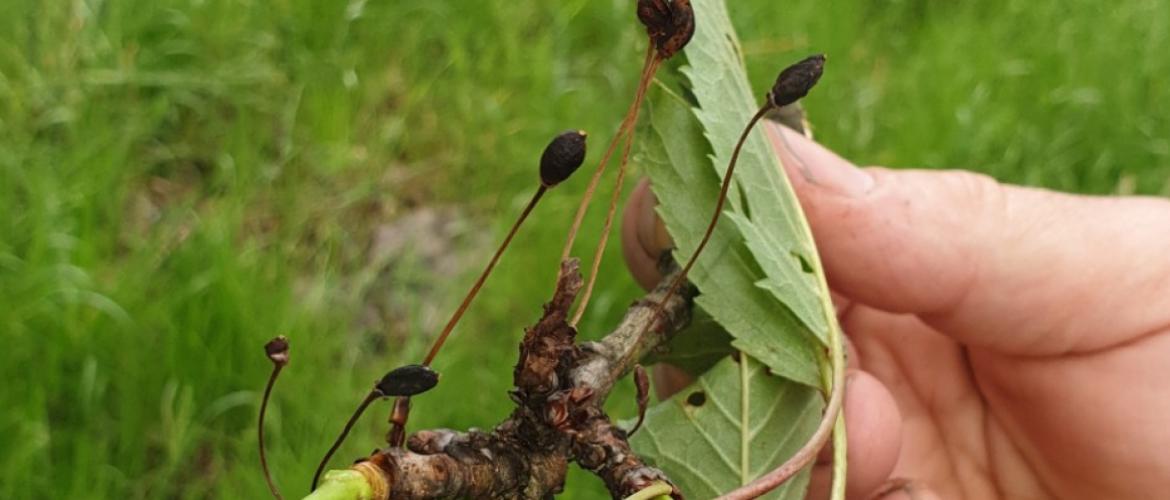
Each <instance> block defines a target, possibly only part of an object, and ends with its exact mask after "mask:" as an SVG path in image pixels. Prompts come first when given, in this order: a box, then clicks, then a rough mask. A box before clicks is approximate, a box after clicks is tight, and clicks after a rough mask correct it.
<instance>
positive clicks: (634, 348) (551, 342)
mask: <svg viewBox="0 0 1170 500" xmlns="http://www.w3.org/2000/svg"><path fill="white" fill-rule="evenodd" d="M660 267H662V268H663V271H664V274H665V275H666V276H665V277H664V278H663V280H662V282H661V283H660V284H659V286H658V287H657V288H655V289H654V290H653V291H651V292H650V293H648V294H647V295H646V296H645V297H643V298H642V299H640V300H638V301H636V302H635V303H634V304H633V305H631V306H630V309H629V310H628V311H627V312H626V315H625V317H624V318H623V319H622V321H621V323H620V324H619V325H618V326H617V328H615V329H614V330H613V331H612V332H611V333H610V334H608V335H607V336H605V337H604V338H603V339H601V340H600V341H596V342H585V343H577V342H576V336H577V331H576V329H575V328H573V327H572V326H569V323H568V321H567V319H568V317H569V311H570V308H571V307H572V304H573V301H574V299H576V297H577V294H578V293H579V292H580V290H581V287H582V278H581V274H580V269H579V263H578V261H577V260H576V259H570V260H567V261H564V262H563V263H562V264H561V272H560V275H559V276H560V277H559V279H558V281H557V287H556V291H555V293H554V295H553V298H552V300H550V301H549V302H548V303H547V304H545V305H544V314H543V315H542V317H541V319H540V320H539V321H538V322H537V323H536V324H534V325H533V326H531V327H529V328H527V329H526V330H525V334H524V340H523V341H521V343H520V352H519V360H518V361H517V363H516V366H515V368H514V370H513V383H514V385H515V387H514V388H513V389H512V390H511V391H510V392H509V395H510V396H511V398H512V400H513V401H515V402H516V409H515V410H514V411H513V412H512V414H511V415H510V416H509V417H508V418H507V419H506V420H504V421H503V422H501V423H500V424H499V425H497V426H496V427H495V428H494V429H492V430H491V431H490V432H485V431H479V430H474V429H473V430H470V431H467V432H457V431H452V430H448V429H436V430H426V431H420V432H416V433H415V434H413V435H412V436H410V438H409V439H408V440H407V442H406V448H400V447H390V448H386V449H382V450H377V451H375V452H374V453H373V454H372V455H371V456H369V457H367V458H366V459H364V460H362V461H360V462H358V463H357V464H356V465H355V466H354V467H353V468H352V471H356V472H360V473H361V474H349V475H345V476H343V477H345V478H346V480H356V481H359V482H365V483H368V484H369V485H371V488H369V491H377V492H381V493H379V494H378V495H374V498H387V499H388V498H395V499H425V498H546V497H548V496H549V495H552V494H555V493H558V492H560V491H562V489H563V487H564V480H565V474H566V472H567V470H568V465H569V463H571V462H576V463H577V464H578V465H580V466H581V467H582V468H584V469H586V470H589V471H591V472H593V473H594V474H596V475H597V476H598V477H600V478H601V479H602V481H604V482H605V484H606V487H607V488H608V489H609V491H610V493H611V494H612V495H613V496H614V497H615V498H624V497H626V496H629V495H633V494H635V493H636V492H638V491H641V490H643V489H645V488H648V487H651V486H653V485H655V484H656V483H661V482H665V483H667V484H670V483H669V480H668V479H667V478H666V476H665V474H663V473H662V472H661V471H659V470H658V469H655V468H653V467H650V466H648V465H646V464H645V462H643V461H642V459H641V458H640V457H638V455H637V454H636V453H634V452H633V450H632V449H631V448H630V444H629V441H628V439H627V437H628V436H627V432H626V431H625V430H624V429H621V428H620V427H618V426H617V425H615V424H614V423H613V421H612V420H610V418H609V416H608V415H606V413H605V412H604V410H603V408H602V405H603V404H604V402H605V400H606V398H607V397H608V395H609V393H610V391H612V390H613V387H614V385H615V384H616V383H617V381H618V380H620V379H621V378H622V377H624V376H625V375H626V374H628V373H630V372H631V371H633V370H634V367H635V366H636V365H637V362H638V361H639V360H640V359H641V358H643V357H644V356H646V355H647V354H649V353H650V352H651V351H652V350H653V349H655V348H657V347H659V346H661V345H663V344H664V343H666V342H667V341H669V340H670V339H671V338H672V337H673V335H674V334H675V333H676V332H678V331H679V330H681V329H682V328H683V327H684V326H686V325H687V324H688V323H689V321H690V313H691V307H692V298H693V297H694V295H695V294H696V291H695V290H694V288H693V287H689V286H688V287H685V288H684V289H682V290H676V291H675V293H673V294H671V297H669V298H668V297H667V292H668V291H669V290H670V288H671V284H672V283H673V280H674V278H675V276H677V273H678V269H677V266H676V265H675V264H674V262H673V261H672V260H670V259H669V257H668V256H667V257H665V258H664V259H663V261H662V263H661V265H660ZM663 300H666V302H663ZM337 476H338V477H342V476H341V475H337ZM329 477H330V476H329V475H326V481H325V484H324V485H323V486H322V490H325V489H326V488H327V487H328V486H329ZM374 486H376V487H374ZM672 488H673V491H672V493H671V494H672V496H674V497H675V498H681V494H680V493H679V491H678V490H677V488H674V487H673V486H672ZM310 498H314V497H312V496H311V497H310ZM318 498H340V497H324V496H321V497H318Z"/></svg>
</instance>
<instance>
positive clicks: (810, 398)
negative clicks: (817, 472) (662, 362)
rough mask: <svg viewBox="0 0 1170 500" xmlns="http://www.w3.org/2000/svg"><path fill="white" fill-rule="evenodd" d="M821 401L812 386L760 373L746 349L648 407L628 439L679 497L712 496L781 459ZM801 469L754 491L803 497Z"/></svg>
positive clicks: (813, 419) (796, 444) (806, 430)
mask: <svg viewBox="0 0 1170 500" xmlns="http://www.w3.org/2000/svg"><path fill="white" fill-rule="evenodd" d="M821 408H822V399H821V396H820V393H819V392H818V391H817V390H815V389H813V388H811V387H808V386H803V385H799V384H794V383H792V382H788V381H785V380H784V379H781V378H779V377H776V376H773V375H770V374H768V372H767V370H766V369H765V367H764V366H763V365H762V364H760V363H759V362H758V361H755V360H754V359H752V358H751V357H750V356H745V355H741V356H740V361H735V360H734V359H732V358H730V357H729V358H724V360H723V361H721V362H720V363H719V364H717V365H715V367H714V368H712V369H711V370H710V371H708V372H707V373H706V374H705V375H703V376H702V377H701V378H700V379H699V381H698V382H696V383H695V384H694V385H692V386H691V387H690V388H688V389H687V390H685V391H683V392H681V393H679V394H677V395H675V397H673V398H671V399H670V400H669V401H666V402H663V403H661V404H659V405H657V406H655V407H654V408H651V409H650V410H649V411H648V412H647V414H646V425H645V426H644V427H643V429H642V430H641V431H639V432H638V433H637V434H635V435H634V437H633V439H632V440H631V443H632V444H633V446H634V449H635V450H637V451H638V453H639V454H641V455H642V456H643V457H644V458H646V460H647V461H648V462H650V463H651V464H652V465H654V466H656V467H659V468H661V469H663V470H664V471H666V473H667V475H668V476H670V478H671V480H672V481H675V482H676V484H678V486H679V487H680V488H681V489H682V491H683V493H684V494H685V495H686V496H687V498H713V497H716V496H718V495H719V494H720V493H726V492H728V491H731V490H733V489H735V488H736V487H739V486H741V485H743V484H746V483H747V482H749V481H750V480H752V479H754V478H756V477H758V476H760V475H762V474H764V473H766V472H768V471H770V470H772V469H773V468H775V467H776V466H778V465H780V464H781V463H783V462H784V460H786V459H787V458H788V457H789V456H791V455H792V453H793V452H795V451H796V450H797V449H798V448H800V446H801V445H802V444H804V442H805V439H806V438H807V437H808V436H809V435H810V434H811V433H812V432H813V430H814V429H815V428H816V426H817V422H818V421H819V420H820V415H821ZM808 473H809V471H808V470H807V469H806V470H805V471H803V472H801V473H800V474H799V475H798V476H796V477H794V478H793V479H792V480H790V481H788V482H787V483H785V484H784V485H782V486H781V487H780V488H777V489H776V490H774V491H773V492H771V493H769V494H768V495H765V496H763V497H761V498H773V499H775V498H785V499H788V498H792V499H802V498H804V492H805V489H806V487H807V484H808Z"/></svg>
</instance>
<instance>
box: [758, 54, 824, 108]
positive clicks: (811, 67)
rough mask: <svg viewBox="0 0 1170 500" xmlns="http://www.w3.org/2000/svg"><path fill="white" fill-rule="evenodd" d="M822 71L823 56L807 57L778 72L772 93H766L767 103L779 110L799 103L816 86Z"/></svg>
mask: <svg viewBox="0 0 1170 500" xmlns="http://www.w3.org/2000/svg"><path fill="white" fill-rule="evenodd" d="M824 70H825V55H824V54H817V55H814V56H809V57H807V58H805V59H804V60H803V61H800V62H798V63H796V64H793V65H792V66H789V67H787V68H784V71H781V72H780V76H778V77H776V83H775V84H774V85H772V91H771V92H768V102H769V103H771V105H772V106H775V107H777V108H779V107H783V106H787V105H789V104H792V103H794V102H796V101H799V100H800V99H801V98H802V97H804V96H806V95H808V91H809V90H812V88H813V86H814V85H816V84H817V81H818V80H820V79H821V73H823V72H824Z"/></svg>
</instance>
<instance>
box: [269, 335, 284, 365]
mask: <svg viewBox="0 0 1170 500" xmlns="http://www.w3.org/2000/svg"><path fill="white" fill-rule="evenodd" d="M264 354H266V355H268V359H269V360H270V361H272V363H273V364H277V365H280V366H284V365H287V364H288V338H286V337H285V336H284V335H280V336H278V337H276V338H274V339H272V340H269V341H268V343H267V344H264Z"/></svg>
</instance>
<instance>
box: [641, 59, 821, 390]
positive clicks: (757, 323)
mask: <svg viewBox="0 0 1170 500" xmlns="http://www.w3.org/2000/svg"><path fill="white" fill-rule="evenodd" d="M692 43H693V42H692ZM663 78H664V79H666V80H669V78H670V76H669V75H663ZM643 122H644V123H643V125H646V124H647V123H648V125H649V126H648V127H647V126H643V127H642V130H641V132H642V137H640V138H639V140H638V143H639V144H641V151H640V152H639V154H638V156H637V157H636V158H635V161H636V162H637V163H638V164H640V165H641V166H642V167H643V168H645V169H646V171H647V172H649V174H650V177H651V179H652V180H653V184H654V186H653V187H654V194H655V195H656V196H657V197H658V203H659V209H658V210H659V214H660V215H661V216H662V219H663V220H664V221H665V222H666V227H667V229H668V230H669V231H670V234H671V236H672V237H673V238H674V241H675V242H676V244H677V245H678V249H677V250H676V253H675V258H676V259H679V260H680V261H681V260H682V259H683V258H685V256H687V255H690V254H691V253H692V252H693V251H694V248H695V246H696V245H697V244H698V242H699V240H700V239H701V238H702V236H703V231H704V230H705V229H706V227H707V223H708V221H709V220H710V218H711V213H712V211H713V209H714V204H715V199H716V197H718V195H719V177H718V175H717V174H716V171H715V170H714V169H712V168H711V166H710V165H711V158H710V156H709V152H710V148H709V146H708V143H707V141H706V140H705V139H704V137H703V134H702V128H701V126H700V125H699V123H698V120H697V119H696V117H695V115H694V114H693V112H692V107H691V104H690V103H688V102H687V101H685V100H684V99H683V98H682V97H681V96H680V95H679V94H678V93H674V92H672V91H670V90H669V89H668V88H667V87H666V84H660V85H657V86H656V87H655V88H654V89H651V92H650V104H649V109H648V110H647V113H646V116H645V117H644V118H643ZM721 222H722V223H721V224H719V225H717V226H716V228H715V232H714V233H713V234H712V236H711V241H710V242H709V243H708V244H707V248H706V250H704V252H703V254H702V255H700V256H699V260H698V261H697V262H696V263H695V267H694V269H692V270H691V273H690V276H689V278H690V280H691V281H692V282H693V283H695V285H697V286H698V287H699V290H700V292H701V295H699V297H698V298H697V299H696V303H697V304H698V305H699V307H702V308H703V310H705V311H706V312H707V313H709V314H710V315H711V317H713V318H714V319H715V321H717V322H718V323H719V324H720V325H722V326H723V328H725V329H726V330H727V331H728V333H730V334H731V336H732V337H734V339H735V340H734V341H732V346H734V347H735V348H736V349H739V350H742V351H746V352H748V353H750V354H752V355H753V356H755V357H756V358H757V359H759V360H760V361H762V362H763V363H764V364H766V365H768V367H769V368H771V369H772V371H773V372H774V373H776V374H778V375H781V376H783V377H786V378H789V379H792V380H795V381H798V382H800V383H803V384H807V385H810V386H819V385H820V381H821V378H820V375H819V374H820V371H819V369H818V365H817V361H816V360H817V357H816V356H817V353H816V351H815V349H814V345H813V343H812V342H810V341H809V339H810V337H809V336H808V335H807V334H805V333H803V328H802V326H801V323H800V321H799V320H798V319H797V318H796V317H795V316H793V315H792V313H791V311H789V310H788V309H787V308H786V307H785V306H784V304H783V303H782V302H779V301H777V300H776V298H775V297H774V296H773V295H772V294H771V293H769V292H768V291H767V290H764V289H762V288H759V287H757V286H756V282H757V281H759V280H762V279H765V278H766V275H765V274H764V273H763V271H762V270H761V269H760V266H759V264H757V263H756V259H755V257H754V256H753V255H752V253H751V251H750V250H749V249H748V246H747V243H746V241H745V238H744V236H743V235H742V234H740V232H739V230H738V229H737V228H736V226H735V225H734V224H730V223H727V222H728V221H721ZM693 333H694V332H691V331H686V332H682V333H681V334H680V335H683V336H686V335H690V334H693ZM713 340H714V339H713Z"/></svg>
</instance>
